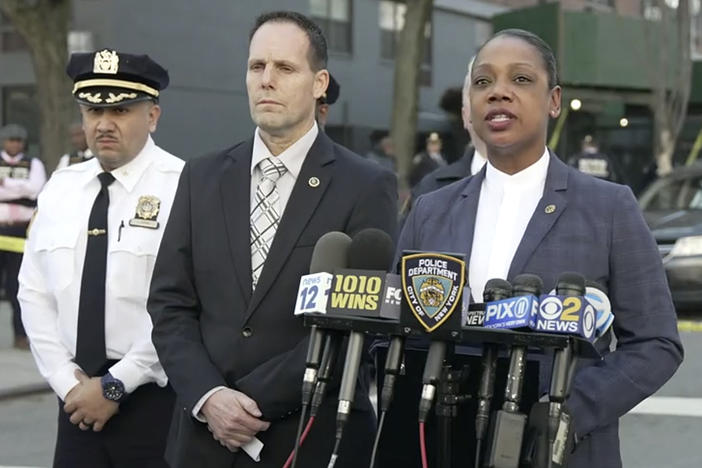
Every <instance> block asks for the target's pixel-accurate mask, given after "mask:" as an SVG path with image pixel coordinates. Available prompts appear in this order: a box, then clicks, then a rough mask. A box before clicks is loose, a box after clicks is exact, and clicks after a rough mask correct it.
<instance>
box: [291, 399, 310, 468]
mask: <svg viewBox="0 0 702 468" xmlns="http://www.w3.org/2000/svg"><path fill="white" fill-rule="evenodd" d="M305 416H307V405H305V404H303V405H302V411H301V412H300V422H298V423H297V435H296V436H295V447H294V448H293V460H292V466H291V468H295V465H296V464H297V451H298V449H299V448H300V438H301V437H302V429H303V428H304V427H305Z"/></svg>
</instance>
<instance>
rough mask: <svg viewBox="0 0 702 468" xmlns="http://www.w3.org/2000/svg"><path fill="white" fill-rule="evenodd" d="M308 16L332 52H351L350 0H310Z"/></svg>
mask: <svg viewBox="0 0 702 468" xmlns="http://www.w3.org/2000/svg"><path fill="white" fill-rule="evenodd" d="M310 16H311V17H312V19H313V20H314V22H315V23H317V24H318V25H319V27H320V28H321V29H322V32H324V37H326V39H327V47H328V48H329V50H330V51H332V52H343V53H350V52H351V0H310Z"/></svg>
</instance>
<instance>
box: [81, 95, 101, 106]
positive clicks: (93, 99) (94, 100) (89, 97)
mask: <svg viewBox="0 0 702 468" xmlns="http://www.w3.org/2000/svg"><path fill="white" fill-rule="evenodd" d="M101 94H102V93H95V94H93V93H79V94H78V97H79V98H81V99H85V100H86V101H88V102H92V103H93V104H100V103H102V98H101V97H100V95H101Z"/></svg>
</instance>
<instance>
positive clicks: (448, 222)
mask: <svg viewBox="0 0 702 468" xmlns="http://www.w3.org/2000/svg"><path fill="white" fill-rule="evenodd" d="M471 79H472V81H471V88H470V106H471V121H472V124H473V128H474V129H475V131H476V133H477V134H478V136H480V138H482V139H483V140H484V141H485V143H486V145H487V159H488V163H487V164H486V166H485V167H484V168H483V170H482V171H481V172H479V173H477V174H476V175H474V176H472V177H468V178H466V179H463V180H461V181H458V182H456V183H454V184H452V185H449V186H447V187H444V188H442V189H440V190H438V191H436V192H432V193H429V194H427V195H424V196H422V197H420V198H419V199H418V200H417V202H416V204H415V206H414V208H413V210H412V212H411V213H410V215H409V218H408V219H407V222H406V224H405V226H404V230H403V232H402V235H401V237H400V242H399V245H398V251H399V252H400V253H401V252H402V251H403V250H405V249H412V250H422V251H444V252H462V253H464V254H465V255H466V257H465V258H466V260H467V263H468V276H467V277H468V283H469V286H470V288H471V291H472V296H473V299H475V300H476V301H478V302H482V300H481V299H482V292H483V288H484V287H485V283H486V282H487V281H488V280H489V279H491V278H502V279H507V280H508V281H511V280H512V279H513V278H514V277H515V276H517V275H519V274H521V273H532V274H536V275H538V276H539V277H541V279H542V280H543V282H544V291H548V290H550V289H551V288H553V287H554V286H555V284H556V279H557V278H558V276H559V275H560V274H561V273H563V272H567V271H575V272H579V273H580V274H582V275H583V276H585V278H586V279H588V280H592V281H597V282H598V283H600V284H601V285H603V286H605V288H606V289H607V290H608V291H609V298H610V300H611V303H612V311H613V313H614V316H615V320H614V324H613V330H614V333H615V335H616V338H617V346H616V350H614V351H612V352H609V349H604V350H600V351H601V352H603V355H604V357H603V358H602V359H601V360H593V361H590V362H586V363H584V364H583V365H582V366H581V367H580V369H579V371H578V372H577V374H576V376H575V378H574V381H573V386H572V391H571V396H570V398H569V399H568V401H567V407H568V409H569V411H570V413H571V415H572V418H573V422H574V427H575V434H576V441H577V442H576V446H575V449H574V452H573V454H572V455H571V457H570V459H569V465H568V466H569V467H570V468H586V467H588V468H589V467H598V468H616V467H621V466H622V462H621V457H620V453H619V435H618V420H619V418H620V417H621V416H623V415H624V414H625V413H626V412H627V411H629V410H630V409H632V408H633V407H634V406H635V405H636V404H638V403H639V402H641V401H642V400H643V399H645V398H646V397H648V396H649V395H651V394H652V393H654V392H655V391H656V390H657V389H658V388H659V387H660V386H661V385H663V383H665V382H666V381H667V380H668V379H669V378H670V377H671V376H672V375H673V373H674V372H675V370H676V369H677V367H678V365H679V364H680V362H681V361H682V358H683V349H682V345H681V344H680V338H679V336H678V332H677V321H676V315H675V310H674V307H673V303H672V300H671V297H670V292H669V289H668V286H667V283H666V278H665V274H664V270H663V267H662V263H661V259H660V256H659V254H658V249H657V247H656V244H655V241H654V240H653V237H652V236H651V233H650V231H649V229H648V227H647V226H646V223H645V222H644V220H643V217H642V215H641V212H640V210H639V207H638V205H637V203H636V200H635V198H634V196H633V194H632V192H631V190H629V188H628V187H626V186H622V185H617V184H613V183H610V182H606V181H602V180H599V179H596V178H594V177H591V176H588V175H585V174H582V173H580V172H578V171H577V170H575V169H572V168H569V167H568V166H566V165H565V164H564V163H563V162H561V161H560V160H559V159H558V157H557V156H556V155H555V154H554V153H552V152H550V151H549V150H548V149H547V148H546V133H547V129H548V123H549V119H552V118H556V117H558V115H559V114H560V111H561V88H560V87H559V86H558V76H557V67H556V61H555V58H554V55H553V52H552V51H551V49H550V48H549V46H548V45H547V44H546V43H545V42H544V41H543V40H541V39H540V38H539V37H538V36H536V35H534V34H532V33H529V32H527V31H522V30H516V29H510V30H504V31H501V32H498V33H497V34H495V35H494V36H493V37H492V38H490V39H489V40H488V41H487V42H486V43H485V44H484V45H483V46H482V47H481V48H480V49H479V51H478V53H477V56H476V59H475V63H474V65H473V69H472V78H471ZM542 376H543V373H542ZM543 386H544V383H543V382H542V388H543Z"/></svg>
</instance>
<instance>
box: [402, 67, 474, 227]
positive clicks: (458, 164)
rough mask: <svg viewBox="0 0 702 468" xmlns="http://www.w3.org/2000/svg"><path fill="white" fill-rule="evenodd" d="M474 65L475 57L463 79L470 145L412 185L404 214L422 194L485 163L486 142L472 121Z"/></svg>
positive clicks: (463, 110)
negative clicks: (472, 73) (459, 154)
mask: <svg viewBox="0 0 702 468" xmlns="http://www.w3.org/2000/svg"><path fill="white" fill-rule="evenodd" d="M472 66H473V59H471V61H470V63H469V64H468V73H467V74H466V77H465V79H464V80H463V89H462V92H461V95H462V107H461V118H462V120H463V128H465V129H466V131H467V132H468V134H469V135H470V145H469V146H467V147H466V149H465V151H464V153H463V156H462V157H461V158H460V159H459V160H458V161H454V162H452V163H451V164H449V165H448V166H441V167H439V168H437V169H435V170H433V171H432V172H430V173H429V174H427V175H425V176H424V177H423V178H422V180H420V181H419V183H418V184H417V185H415V186H414V187H412V195H411V197H410V198H409V199H408V200H407V203H406V205H405V206H404V209H403V213H404V214H406V213H408V212H409V210H410V209H412V204H413V203H414V201H415V200H416V199H417V198H418V197H419V196H420V195H424V194H425V193H429V192H433V191H434V190H438V189H440V188H441V187H444V186H446V185H449V184H452V183H454V182H456V181H458V180H461V179H462V178H464V177H468V176H469V175H472V174H476V173H478V172H479V171H480V169H482V168H483V165H484V164H485V157H486V155H487V150H486V148H485V142H484V141H483V140H481V139H480V137H479V136H478V134H477V133H475V130H473V124H472V123H471V121H470V101H469V98H468V92H469V91H470V70H471V68H472Z"/></svg>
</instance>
